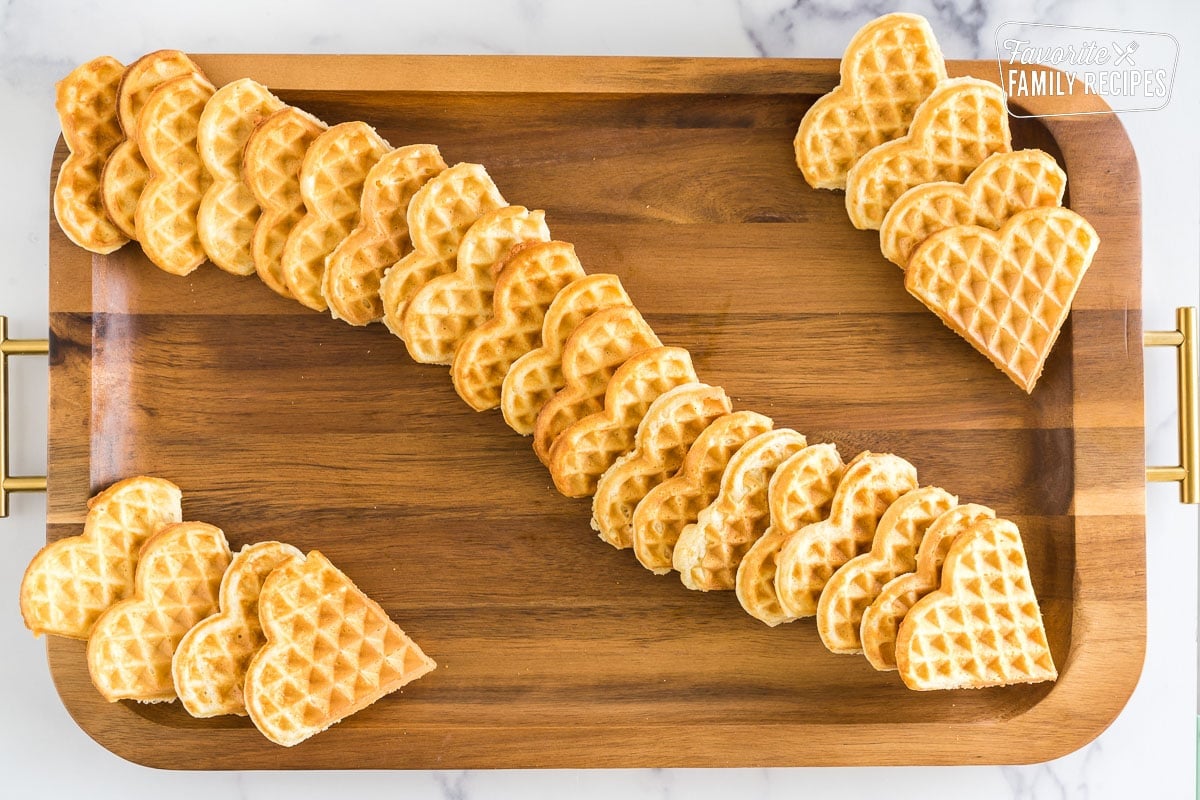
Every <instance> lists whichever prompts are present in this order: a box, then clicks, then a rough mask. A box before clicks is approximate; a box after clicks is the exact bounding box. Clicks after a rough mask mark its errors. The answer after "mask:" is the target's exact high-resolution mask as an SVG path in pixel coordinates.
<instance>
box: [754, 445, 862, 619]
mask: <svg viewBox="0 0 1200 800" xmlns="http://www.w3.org/2000/svg"><path fill="white" fill-rule="evenodd" d="M845 471H846V465H845V464H844V463H842V457H841V455H840V454H839V453H838V451H837V448H836V447H835V446H833V445H832V444H811V445H809V446H808V447H805V448H804V449H803V450H801V451H800V452H798V453H796V454H795V455H793V456H791V457H790V458H788V459H787V460H786V461H784V462H783V463H782V464H780V465H779V469H777V470H776V471H775V474H774V475H772V476H771V482H770V484H768V486H767V508H768V509H769V511H770V526H769V527H768V528H767V530H766V532H765V533H763V535H762V536H761V537H760V538H759V540H758V541H756V542H755V543H754V544H753V545H751V546H750V549H749V550H748V551H746V555H745V557H743V558H742V562H741V563H740V564H738V571H737V576H736V578H735V585H734V590H735V591H736V592H737V599H738V602H739V603H741V604H742V608H743V609H745V611H746V613H747V614H749V615H750V616H752V617H754V618H755V619H757V620H760V621H762V622H765V623H766V624H767V625H770V626H771V627H775V626H776V625H779V624H780V623H783V622H791V621H792V620H793V619H795V617H792V616H789V615H788V613H787V612H786V611H784V610H783V606H782V604H781V603H780V602H779V593H778V592H776V591H775V570H776V567H777V561H778V556H779V549H780V548H781V547H783V544H784V542H786V541H787V540H788V537H790V536H791V535H792V534H793V533H795V532H796V531H798V530H800V529H801V528H802V527H804V526H805V525H811V524H812V523H814V522H819V521H821V520H823V519H825V518H827V517H828V516H829V510H830V506H831V505H832V503H833V495H834V492H835V491H836V490H837V486H838V483H839V482H840V481H841V479H842V474H843V473H844V472H845Z"/></svg>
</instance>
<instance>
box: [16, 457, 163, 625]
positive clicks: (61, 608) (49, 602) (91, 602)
mask: <svg viewBox="0 0 1200 800" xmlns="http://www.w3.org/2000/svg"><path fill="white" fill-rule="evenodd" d="M180 497H181V494H180V491H179V487H178V486H176V485H175V484H173V483H171V482H170V481H166V480H163V479H162V478H147V477H141V476H139V477H136V478H127V479H125V480H123V481H120V482H118V483H114V484H113V485H112V486H110V487H108V488H107V489H105V490H104V491H103V492H100V494H98V495H96V496H95V497H93V498H92V499H91V500H89V501H88V511H87V517H86V519H85V520H84V523H83V533H81V534H80V535H78V536H69V537H67V538H66V539H59V540H58V541H57V542H52V543H51V544H48V545H46V546H45V547H43V548H42V549H41V550H40V551H39V552H38V554H37V555H36V556H34V557H33V560H32V561H31V562H30V563H29V567H28V568H27V569H26V570H25V576H24V577H23V578H22V579H21V616H22V617H23V618H24V620H25V626H26V627H27V628H29V630H31V631H33V635H34V636H41V635H42V634H44V633H51V634H55V635H57V636H68V637H70V638H72V639H86V638H87V637H88V634H89V633H91V630H92V626H93V625H94V624H95V623H96V619H97V617H99V616H100V615H101V614H102V613H104V612H105V611H107V610H108V609H109V607H110V606H112V604H113V603H116V602H117V601H118V600H123V599H125V598H126V597H128V596H129V595H130V593H132V592H133V574H134V570H135V569H136V567H137V562H138V554H139V553H140V552H141V549H142V545H143V544H144V543H145V541H146V540H147V539H149V538H150V537H151V536H152V535H154V534H155V533H157V532H158V531H159V530H161V529H162V528H163V527H165V526H167V525H170V524H171V523H175V522H179V521H180V520H181V519H183V514H182V510H181V509H180Z"/></svg>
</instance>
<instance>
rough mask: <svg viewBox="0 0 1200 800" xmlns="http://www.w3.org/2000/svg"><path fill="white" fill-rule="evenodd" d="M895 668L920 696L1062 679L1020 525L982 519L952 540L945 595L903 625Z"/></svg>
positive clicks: (931, 597) (930, 598)
mask: <svg viewBox="0 0 1200 800" xmlns="http://www.w3.org/2000/svg"><path fill="white" fill-rule="evenodd" d="M896 665H897V668H898V669H899V671H900V677H901V679H903V681H904V684H905V685H906V686H907V687H908V688H910V689H917V690H921V691H924V690H928V689H979V688H983V687H986V686H1006V685H1008V684H1011V683H1038V682H1040V681H1052V680H1055V679H1057V678H1058V670H1057V669H1055V667H1054V659H1053V657H1052V656H1051V654H1050V646H1049V644H1048V643H1047V641H1046V628H1045V626H1044V624H1043V622H1042V612H1041V609H1040V608H1039V607H1038V601H1037V596H1036V595H1035V594H1034V592H1033V584H1032V582H1031V581H1030V579H1029V564H1028V563H1027V562H1026V560H1025V549H1024V547H1023V546H1022V544H1021V533H1020V531H1018V530H1017V526H1016V525H1014V524H1013V523H1011V522H1009V521H1008V520H1002V519H984V520H980V521H979V522H976V523H975V524H974V525H972V526H971V527H970V528H968V529H967V530H966V531H964V532H963V533H962V534H961V535H960V536H959V537H958V538H957V539H956V540H955V542H954V544H953V545H951V546H950V552H949V554H948V555H947V556H946V563H945V565H944V566H943V567H942V585H941V588H940V589H938V590H937V591H934V592H932V593H930V594H928V595H926V596H925V597H923V598H921V599H920V600H918V601H917V603H916V605H914V606H913V607H912V609H911V610H910V611H909V612H908V614H907V615H906V616H905V617H904V621H903V622H901V623H900V631H899V633H898V635H897V637H896Z"/></svg>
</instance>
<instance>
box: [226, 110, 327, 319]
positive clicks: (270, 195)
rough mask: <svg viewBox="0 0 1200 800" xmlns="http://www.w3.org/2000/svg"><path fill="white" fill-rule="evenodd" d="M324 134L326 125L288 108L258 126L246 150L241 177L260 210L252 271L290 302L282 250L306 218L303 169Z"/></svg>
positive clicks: (256, 226)
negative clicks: (301, 193)
mask: <svg viewBox="0 0 1200 800" xmlns="http://www.w3.org/2000/svg"><path fill="white" fill-rule="evenodd" d="M324 130H326V126H325V123H324V122H321V121H320V120H319V119H317V118H316V117H313V116H312V115H310V114H308V113H306V112H304V111H301V110H300V109H298V108H293V107H291V106H288V107H287V108H283V109H281V110H279V111H276V112H275V113H274V114H272V115H271V116H269V117H267V118H266V119H264V120H262V121H261V122H259V123H258V125H256V126H255V128H254V130H253V131H252V132H251V133H250V137H249V138H248V139H247V140H246V147H245V149H244V150H243V151H242V177H243V179H244V180H245V182H246V188H248V189H249V190H250V193H251V194H252V195H253V196H254V200H255V201H256V202H257V203H258V205H259V207H260V208H261V209H262V215H261V216H259V218H258V222H257V223H256V224H255V226H254V236H253V238H252V239H251V242H250V249H251V252H252V253H253V255H254V271H255V272H257V273H258V277H259V278H261V279H262V282H263V283H265V284H266V285H267V286H269V287H270V288H271V290H272V291H274V292H276V293H277V294H280V295H283V296H284V297H287V298H291V297H292V293H291V291H290V290H289V289H288V288H287V281H285V280H284V277H283V247H284V245H285V244H286V243H287V239H288V236H289V235H291V232H292V228H294V227H296V223H298V222H299V221H300V220H301V219H303V218H304V213H305V211H304V198H303V197H302V196H301V195H300V165H301V164H302V163H303V162H304V154H305V153H307V152H308V147H309V145H311V144H312V143H313V142H314V141H316V138H317V137H318V136H320V135H321V132H322V131H324Z"/></svg>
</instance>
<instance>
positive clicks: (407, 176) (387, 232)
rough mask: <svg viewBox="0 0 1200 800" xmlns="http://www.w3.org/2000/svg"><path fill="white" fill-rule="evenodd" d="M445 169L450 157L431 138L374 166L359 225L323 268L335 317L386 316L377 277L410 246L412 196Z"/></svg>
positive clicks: (361, 321) (363, 319)
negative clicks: (445, 156)
mask: <svg viewBox="0 0 1200 800" xmlns="http://www.w3.org/2000/svg"><path fill="white" fill-rule="evenodd" d="M444 169H446V162H445V161H443V160H442V154H441V152H440V151H439V150H438V148H437V147H436V146H435V145H432V144H414V145H409V146H407V147H401V148H399V149H396V150H393V151H392V152H390V153H388V154H387V155H385V156H384V157H383V158H381V159H379V163H377V164H376V165H375V166H373V167H371V171H370V172H368V173H367V180H366V183H365V184H364V185H363V193H362V205H361V212H360V215H359V216H360V218H359V222H358V226H357V227H355V229H354V230H353V231H351V232H350V235H349V236H347V237H346V239H345V240H344V241H343V242H342V243H341V244H339V245H338V246H337V247H336V248H335V249H334V251H333V252H332V253H331V254H330V255H329V262H328V264H327V265H326V268H325V286H324V290H323V291H324V294H325V300H326V301H327V302H328V303H329V311H330V312H331V313H332V314H333V316H334V318H335V319H342V320H345V321H346V322H348V323H350V324H351V325H366V324H368V323H371V322H375V321H376V320H378V319H380V318H382V317H383V301H382V300H381V299H380V296H379V283H380V281H381V279H382V278H383V273H384V270H386V269H387V268H388V267H390V266H391V265H392V264H394V263H396V261H397V260H398V259H399V258H400V257H401V256H402V255H404V254H405V253H406V252H408V251H410V250H411V249H412V241H411V239H410V238H409V233H408V204H409V201H411V200H412V198H413V195H415V194H416V192H417V190H418V189H420V188H421V187H422V186H424V185H425V184H426V183H428V182H429V180H430V179H431V178H433V177H434V176H435V175H437V174H438V173H440V172H442V171H443V170H444Z"/></svg>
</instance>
